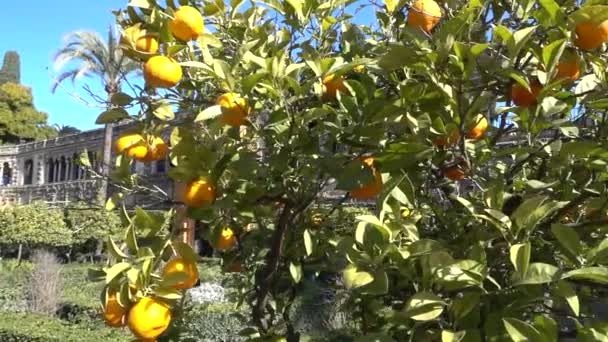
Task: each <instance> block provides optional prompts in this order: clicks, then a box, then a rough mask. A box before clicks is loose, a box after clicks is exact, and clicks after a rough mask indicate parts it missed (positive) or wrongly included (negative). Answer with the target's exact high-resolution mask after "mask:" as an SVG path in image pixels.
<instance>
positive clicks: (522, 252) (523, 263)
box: [509, 242, 532, 274]
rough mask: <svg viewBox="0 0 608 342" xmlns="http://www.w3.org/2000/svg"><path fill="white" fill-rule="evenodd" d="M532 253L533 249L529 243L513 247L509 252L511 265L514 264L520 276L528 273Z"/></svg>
mask: <svg viewBox="0 0 608 342" xmlns="http://www.w3.org/2000/svg"><path fill="white" fill-rule="evenodd" d="M531 251H532V248H531V246H530V243H529V242H526V243H518V244H516V245H513V246H511V248H510V250H509V255H510V259H511V263H512V264H513V267H515V270H516V271H517V272H519V273H520V274H526V272H527V271H528V265H530V254H531Z"/></svg>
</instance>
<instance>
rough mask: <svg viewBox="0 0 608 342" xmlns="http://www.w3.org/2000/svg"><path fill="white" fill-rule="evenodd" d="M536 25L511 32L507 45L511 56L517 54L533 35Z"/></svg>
mask: <svg viewBox="0 0 608 342" xmlns="http://www.w3.org/2000/svg"><path fill="white" fill-rule="evenodd" d="M537 27H538V26H530V27H526V28H523V29H521V30H519V31H516V32H514V33H513V36H511V39H510V40H509V42H508V46H509V48H510V49H509V50H510V51H509V52H510V53H511V56H512V57H515V56H517V54H518V53H519V51H520V50H521V49H522V48H523V46H524V45H525V44H526V42H527V41H528V39H530V37H532V36H533V34H534V31H535V30H536V28H537Z"/></svg>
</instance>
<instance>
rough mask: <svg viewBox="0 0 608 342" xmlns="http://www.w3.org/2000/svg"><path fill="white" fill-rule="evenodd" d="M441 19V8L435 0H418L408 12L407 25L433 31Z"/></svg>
mask: <svg viewBox="0 0 608 342" xmlns="http://www.w3.org/2000/svg"><path fill="white" fill-rule="evenodd" d="M440 20H441V8H440V7H439V5H438V4H437V3H436V2H435V1H434V0H416V2H414V4H413V5H412V7H410V9H409V11H408V13H407V25H408V26H410V27H414V28H418V29H421V30H423V31H424V32H426V33H431V31H432V30H433V28H434V27H435V26H436V25H437V24H438V23H439V21H440Z"/></svg>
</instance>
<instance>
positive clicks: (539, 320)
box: [533, 315, 558, 342]
mask: <svg viewBox="0 0 608 342" xmlns="http://www.w3.org/2000/svg"><path fill="white" fill-rule="evenodd" d="M533 322H534V327H535V328H536V329H537V330H538V332H539V333H540V334H541V340H542V341H546V342H557V341H558V328H557V323H556V322H555V320H554V319H553V318H551V317H549V316H548V315H536V316H534V320H533Z"/></svg>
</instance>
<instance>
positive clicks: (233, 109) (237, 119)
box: [215, 93, 251, 127]
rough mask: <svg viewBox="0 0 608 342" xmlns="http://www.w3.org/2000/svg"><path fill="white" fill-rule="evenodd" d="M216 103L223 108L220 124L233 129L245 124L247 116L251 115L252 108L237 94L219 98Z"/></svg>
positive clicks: (224, 95) (228, 94) (227, 94)
mask: <svg viewBox="0 0 608 342" xmlns="http://www.w3.org/2000/svg"><path fill="white" fill-rule="evenodd" d="M215 103H216V104H217V105H219V106H220V107H222V115H220V122H222V123H223V124H226V125H229V126H232V127H238V126H241V125H243V124H245V120H246V118H247V115H249V113H251V107H250V106H249V103H248V102H247V100H246V99H244V98H242V97H241V96H240V95H239V94H237V93H226V94H223V95H222V96H220V97H218V99H217V100H216V101H215Z"/></svg>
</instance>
